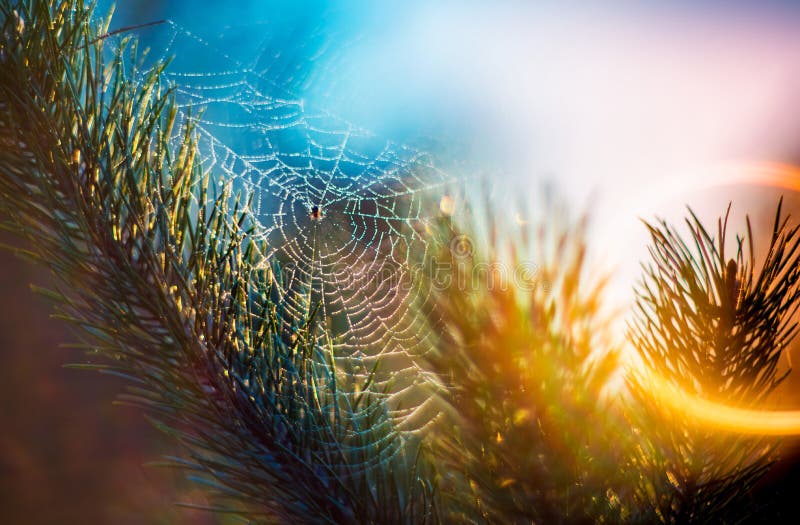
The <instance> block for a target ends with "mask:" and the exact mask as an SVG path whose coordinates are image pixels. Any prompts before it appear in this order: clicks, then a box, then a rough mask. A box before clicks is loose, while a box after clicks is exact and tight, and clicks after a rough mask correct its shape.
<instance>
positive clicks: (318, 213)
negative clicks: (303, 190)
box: [308, 206, 322, 221]
mask: <svg viewBox="0 0 800 525" xmlns="http://www.w3.org/2000/svg"><path fill="white" fill-rule="evenodd" d="M308 215H309V217H311V220H312V221H318V220H320V219H322V208H320V207H319V206H312V207H311V213H309V214H308Z"/></svg>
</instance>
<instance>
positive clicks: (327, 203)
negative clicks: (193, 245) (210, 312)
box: [164, 22, 455, 431]
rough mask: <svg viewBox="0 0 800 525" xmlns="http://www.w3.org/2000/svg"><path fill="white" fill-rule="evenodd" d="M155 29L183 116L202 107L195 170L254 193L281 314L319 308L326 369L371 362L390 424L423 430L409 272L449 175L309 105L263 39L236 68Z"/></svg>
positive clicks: (208, 48)
mask: <svg viewBox="0 0 800 525" xmlns="http://www.w3.org/2000/svg"><path fill="white" fill-rule="evenodd" d="M167 30H168V31H169V35H168V42H169V43H168V45H167V46H166V49H165V52H164V56H165V57H168V56H173V57H174V58H173V60H172V62H171V63H170V67H169V68H168V70H167V78H168V79H169V81H170V82H171V83H172V84H173V85H174V87H175V88H176V90H177V93H178V100H179V107H180V108H181V110H182V111H183V112H184V117H185V116H186V113H188V112H189V111H191V113H192V114H193V115H197V114H198V113H199V114H200V115H201V116H200V117H199V120H198V132H199V138H200V152H201V154H202V155H203V156H204V158H203V166H204V168H205V169H207V170H210V171H211V173H212V175H218V176H219V180H218V183H219V184H220V185H224V184H232V185H233V187H234V188H235V189H238V190H244V192H245V193H251V194H252V208H251V210H250V211H251V212H252V214H253V217H254V218H255V220H256V222H257V223H258V228H257V229H256V231H255V232H254V234H253V235H255V236H256V237H257V238H258V239H260V240H264V241H266V243H265V244H266V246H268V249H267V252H266V253H264V254H263V256H264V261H265V265H266V264H270V265H275V263H277V265H276V266H273V267H279V268H280V272H281V274H282V277H283V278H282V279H277V281H276V282H277V283H278V284H279V285H280V286H282V287H283V288H282V290H281V293H280V294H279V296H280V300H281V301H283V302H284V303H285V304H284V305H283V306H284V308H285V310H286V311H287V312H289V313H290V314H291V315H290V317H294V318H295V320H300V319H304V318H305V317H306V316H307V315H308V314H309V312H311V311H312V310H313V309H314V308H316V307H318V310H317V317H318V319H319V320H320V321H321V323H320V326H321V330H325V331H326V332H327V333H328V334H332V335H333V342H332V345H333V353H334V356H335V359H336V362H337V365H338V366H340V367H341V368H342V369H345V370H347V371H348V372H349V373H350V374H354V375H355V377H361V378H362V379H363V378H366V377H367V376H368V375H369V374H370V373H371V372H374V371H375V370H376V368H375V365H376V363H377V362H378V361H380V365H379V366H378V368H377V373H376V374H375V376H374V377H375V390H376V391H377V392H385V393H384V394H382V395H386V396H388V397H389V400H390V404H389V406H390V407H391V408H392V410H393V412H392V416H393V417H394V419H395V421H396V422H397V423H398V427H399V428H401V429H404V430H406V431H415V430H418V429H420V428H422V427H423V426H425V425H426V424H428V423H429V422H430V421H432V419H433V416H432V415H431V414H435V410H430V409H429V408H430V407H429V406H428V405H429V403H431V402H432V401H431V399H432V397H431V396H430V389H429V388H428V387H429V386H430V385H429V384H427V383H426V380H425V379H424V375H423V374H422V373H421V371H420V369H419V368H418V367H417V366H416V365H415V358H417V357H420V356H424V354H425V353H426V351H427V350H428V349H429V348H431V345H432V344H433V336H432V331H431V327H430V326H429V325H428V322H427V320H426V317H425V316H424V315H422V314H421V313H420V311H419V308H417V307H416V306H417V305H419V304H420V303H424V301H425V299H426V294H427V291H426V288H425V286H424V285H422V284H421V282H420V280H418V279H416V278H415V275H414V270H415V269H416V265H417V264H419V263H421V262H422V261H423V260H424V259H425V258H426V251H427V250H428V249H430V246H428V243H429V241H428V240H426V239H427V237H423V236H422V235H421V233H422V232H424V231H425V230H426V228H428V226H429V224H430V223H429V221H433V220H437V219H440V218H441V217H442V215H443V214H442V210H441V209H440V208H444V206H440V203H443V202H452V201H451V200H449V199H452V195H453V193H454V192H455V188H454V180H453V179H452V178H451V177H449V176H448V175H447V174H445V173H444V172H443V171H442V170H440V169H439V168H437V167H436V165H435V164H434V162H433V159H432V158H431V156H429V155H427V154H425V153H423V152H420V151H417V150H415V149H412V148H408V147H404V146H402V145H399V144H395V143H392V142H387V141H385V140H381V139H379V138H378V137H376V136H374V135H372V134H370V133H369V132H367V131H365V130H363V129H360V128H358V127H357V126H355V125H353V124H351V123H349V122H347V121H345V120H343V119H341V118H337V117H335V116H333V115H331V114H329V113H327V112H324V111H311V110H309V108H307V107H306V106H305V105H304V103H303V101H302V100H301V99H300V98H298V97H296V96H292V94H291V93H290V91H289V90H288V89H285V88H284V87H283V86H281V85H279V84H278V82H276V81H275V80H274V79H273V78H272V77H271V76H270V75H274V74H275V73H274V69H275V68H274V67H271V66H272V65H273V63H272V58H273V57H274V56H276V55H279V54H278V53H276V50H274V49H269V46H268V45H267V46H262V47H265V48H266V49H264V50H263V53H262V54H261V55H260V56H257V57H256V58H255V59H253V60H252V61H251V62H249V63H243V62H240V61H237V60H234V59H232V58H231V57H230V56H228V55H226V54H224V53H223V52H221V51H218V50H216V49H215V47H214V46H212V45H211V44H210V43H209V42H208V41H207V40H204V39H202V38H200V37H198V36H196V35H194V34H192V33H190V32H188V31H186V30H184V29H182V28H180V27H179V26H178V25H176V24H175V23H172V22H169V23H168V25H167ZM193 57H203V58H204V59H205V61H204V62H203V64H202V65H201V66H198V65H197V64H194V65H193V64H192V62H191V61H192V60H196V58H193ZM278 72H281V73H284V74H285V73H286V71H285V69H278ZM289 76H291V75H289ZM443 199H444V200H443ZM383 371H386V372H385V373H384V372H383Z"/></svg>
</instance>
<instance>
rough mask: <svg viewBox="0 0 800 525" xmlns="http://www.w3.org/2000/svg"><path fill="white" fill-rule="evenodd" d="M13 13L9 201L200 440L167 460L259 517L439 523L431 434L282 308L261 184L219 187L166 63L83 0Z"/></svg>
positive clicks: (97, 338)
mask: <svg viewBox="0 0 800 525" xmlns="http://www.w3.org/2000/svg"><path fill="white" fill-rule="evenodd" d="M0 13H2V30H1V31H0V38H1V39H0V68H1V69H2V74H0V144H1V145H2V147H1V148H0V206H2V207H3V209H4V211H6V212H7V213H8V214H9V216H10V217H12V220H13V223H14V224H13V226H14V227H15V228H16V229H17V230H18V231H19V232H20V233H21V234H23V235H24V236H25V237H27V239H28V240H29V241H30V244H31V246H32V247H33V252H32V254H31V256H32V257H34V258H35V259H37V261H38V262H39V263H40V264H43V265H45V266H47V267H48V268H50V270H52V272H53V273H54V274H55V276H56V277H57V278H58V279H59V281H60V283H61V288H60V289H59V290H55V291H53V292H52V293H50V296H51V297H52V298H54V299H56V300H57V302H58V311H59V316H60V317H62V318H63V319H65V320H67V321H69V322H71V323H72V324H74V325H75V326H76V327H77V328H78V329H79V330H80V332H81V333H82V335H83V337H84V338H85V339H86V342H87V344H88V345H89V346H90V347H91V348H92V351H91V353H90V355H91V356H93V357H94V356H97V357H99V358H101V361H104V362H106V363H107V364H106V365H105V366H106V367H108V369H111V370H113V371H114V372H115V373H118V374H120V375H123V376H125V377H128V378H131V381H132V382H133V383H134V386H131V387H130V388H129V389H128V394H127V395H126V396H124V397H123V400H124V401H125V402H131V403H134V404H136V405H140V406H143V407H145V408H146V409H147V410H148V411H149V413H150V414H152V417H154V420H155V421H156V424H157V425H158V426H159V427H160V428H162V429H163V430H164V431H165V432H167V433H169V434H171V435H173V436H175V437H176V438H177V439H179V440H180V441H181V442H182V443H183V444H184V445H185V447H186V450H187V451H188V457H187V458H183V459H174V460H171V461H169V464H171V465H174V466H179V467H181V468H187V469H189V470H191V471H194V472H196V473H199V474H201V475H202V479H204V480H205V481H204V483H205V485H206V486H207V487H209V488H210V490H211V491H212V492H215V493H217V494H218V495H219V496H220V498H222V500H223V501H222V504H221V505H222V506H221V507H217V506H215V507H213V509H212V510H226V511H232V512H235V513H238V514H241V515H242V516H245V517H248V518H249V519H252V520H254V521H264V522H272V521H275V520H280V521H300V522H315V523H316V522H326V523H350V522H354V521H356V522H360V523H377V522H380V523H394V522H396V523H401V522H408V523H411V522H413V523H424V522H427V521H430V520H432V519H434V518H435V513H436V508H435V498H434V495H433V492H434V487H433V484H432V482H430V481H428V479H429V476H428V474H429V473H428V472H427V470H426V468H427V467H426V464H425V462H424V461H422V460H421V459H420V456H419V449H418V444H417V443H414V442H411V441H408V440H403V439H401V438H400V437H399V436H398V435H397V433H396V431H395V430H394V429H393V427H392V424H391V420H390V418H389V416H388V414H387V410H386V407H385V406H384V405H383V402H381V401H379V400H378V398H377V397H376V396H374V395H372V393H371V392H370V390H369V388H366V387H364V385H362V390H363V392H362V393H361V394H359V395H358V396H354V395H351V394H347V393H346V392H348V391H351V389H343V388H341V387H340V384H341V382H342V381H346V378H341V377H340V376H339V373H338V372H337V370H336V368H335V367H334V365H333V362H332V355H331V350H330V346H329V344H328V342H327V341H326V339H325V337H324V336H321V337H319V336H317V335H315V334H317V333H318V331H317V330H315V329H314V323H315V319H314V315H313V314H312V315H311V316H309V317H308V318H305V319H295V318H292V317H291V316H290V315H289V313H288V312H287V311H285V310H284V309H283V308H282V306H281V305H282V304H283V300H284V298H283V297H280V296H279V295H278V294H277V289H278V287H276V286H275V279H277V276H278V275H280V272H279V271H277V269H276V268H273V267H271V266H270V265H269V264H265V261H263V260H261V259H260V258H259V256H258V253H263V252H265V250H264V247H263V246H258V245H257V243H256V241H254V240H252V239H251V237H250V235H249V232H250V231H251V229H252V228H254V227H255V226H254V222H253V220H252V218H251V217H250V216H249V215H248V212H247V211H246V210H247V209H248V208H247V206H246V202H247V198H248V196H247V195H234V194H232V193H231V192H230V191H229V190H222V191H219V192H218V191H216V190H214V189H213V188H216V185H215V184H212V181H214V180H215V179H214V176H213V174H211V173H204V172H203V169H202V166H200V165H199V164H198V161H197V158H198V156H197V146H196V142H195V140H194V134H193V124H192V120H191V119H188V120H186V121H184V122H179V120H180V119H179V118H178V115H177V110H176V106H175V101H174V97H173V96H172V94H171V93H170V90H169V88H168V86H166V85H165V84H164V82H163V81H162V71H163V67H164V65H163V64H162V65H159V66H157V67H156V68H155V69H153V70H150V71H144V72H142V71H138V70H137V69H136V68H135V64H136V60H137V59H136V57H137V49H136V44H135V42H133V41H131V40H127V39H125V40H122V42H121V43H120V44H119V45H118V46H117V47H111V45H110V43H109V42H110V40H109V39H107V38H105V36H106V35H109V34H111V33H110V32H109V31H108V20H106V21H105V22H103V23H100V24H97V23H96V22H95V20H94V19H93V10H92V8H91V7H89V6H86V5H85V4H84V3H83V2H82V1H81V0H64V1H60V2H57V3H55V4H54V5H50V4H49V2H46V1H44V0H28V1H24V2H20V3H19V4H17V5H15V6H12V5H10V4H9V2H7V1H3V2H0ZM175 137H178V138H179V141H177V142H175V141H174V140H173V138H175ZM93 360H94V359H93ZM91 366H95V365H91ZM226 502H227V503H226Z"/></svg>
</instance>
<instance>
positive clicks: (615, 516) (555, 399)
mask: <svg viewBox="0 0 800 525" xmlns="http://www.w3.org/2000/svg"><path fill="white" fill-rule="evenodd" d="M548 209H549V213H548V214H547V219H548V221H550V222H549V224H548V227H547V228H544V227H542V228H540V229H539V235H538V236H537V238H536V239H535V240H534V241H533V243H534V244H533V247H534V250H533V251H534V253H535V255H534V257H535V258H534V259H532V260H530V261H526V260H525V259H524V258H523V257H522V256H521V255H520V254H523V253H526V251H527V250H528V248H529V245H528V243H527V242H526V241H525V236H527V235H528V232H529V231H528V229H527V227H526V229H525V231H524V232H523V239H521V240H520V241H519V242H518V243H515V244H514V245H512V247H511V250H510V252H511V256H510V258H508V259H502V258H500V257H499V255H498V254H500V253H502V252H503V251H504V250H505V249H506V248H507V246H506V245H505V244H504V243H502V242H498V241H497V240H496V237H495V235H494V234H491V235H490V238H491V241H490V246H489V248H488V252H482V251H480V250H477V249H475V246H477V245H478V241H477V239H475V238H474V237H472V238H470V237H463V236H459V235H458V234H459V231H458V230H457V229H448V228H447V227H445V228H444V233H445V234H448V233H449V234H450V235H453V236H454V237H453V238H454V239H456V242H458V243H468V244H467V248H469V249H464V247H462V246H461V245H460V244H455V245H454V243H451V244H450V246H451V250H450V251H445V252H443V253H441V254H439V261H438V264H439V266H440V267H443V268H449V269H450V270H451V273H450V274H448V275H442V274H441V273H440V274H439V275H438V276H435V279H436V280H437V283H438V286H437V287H438V288H439V293H438V297H437V300H436V301H435V304H434V306H433V313H432V315H433V318H434V319H435V321H436V322H439V323H440V324H441V331H442V334H443V335H442V339H441V341H440V344H439V349H438V351H437V352H436V354H435V355H433V356H431V357H430V359H429V361H430V366H431V368H432V369H433V370H434V371H435V372H436V373H437V374H438V376H439V377H440V378H441V381H442V383H443V384H444V386H445V393H444V397H445V400H446V401H447V402H448V403H449V405H450V410H449V411H448V417H447V418H446V419H445V423H444V425H443V430H442V431H441V432H440V433H439V434H437V435H436V437H435V440H436V441H435V446H436V448H435V450H436V452H437V457H441V458H442V461H443V462H444V465H445V467H443V468H442V470H445V471H447V472H450V473H451V476H458V477H457V478H455V477H453V478H451V483H452V484H453V486H451V487H443V491H444V490H450V491H452V492H454V493H456V494H457V495H458V496H457V497H458V498H460V500H461V501H458V502H455V503H453V506H454V512H455V514H454V515H451V516H449V519H450V520H453V521H463V522H470V523H473V522H474V521H475V520H476V519H477V520H479V521H480V522H486V523H531V522H535V523H583V522H602V521H612V522H617V521H619V520H620V519H621V518H622V515H623V509H622V508H621V507H620V506H619V505H618V504H617V503H618V498H617V497H616V496H615V494H614V492H613V484H614V477H615V473H616V472H617V462H616V457H617V455H618V450H619V446H618V445H619V439H618V438H615V434H616V430H617V429H616V428H615V427H614V426H613V424H614V421H615V415H614V414H615V410H614V408H613V406H612V405H613V403H612V401H611V400H610V399H607V398H606V397H604V396H603V394H602V392H603V390H604V388H605V387H606V385H607V383H608V381H609V379H610V377H611V374H612V372H613V371H614V370H615V369H616V367H617V353H616V351H614V350H613V347H612V346H611V345H610V343H609V340H608V339H605V338H604V336H603V333H604V329H603V326H604V324H605V323H604V322H603V321H604V319H603V316H602V315H601V306H600V296H601V293H602V289H603V284H602V281H598V282H594V283H592V282H589V281H587V275H586V274H587V271H586V268H585V262H584V254H585V245H584V241H583V229H582V226H580V225H577V226H576V225H572V224H569V223H568V221H566V219H564V217H562V216H561V215H560V214H559V213H558V212H557V211H556V210H555V208H554V207H553V208H548ZM490 217H493V215H491V214H490ZM559 219H560V222H559ZM489 220H490V223H492V224H493V228H494V222H493V221H494V219H491V218H490V219H489ZM559 224H561V227H559ZM468 231H474V228H468ZM534 261H535V266H533V265H531V264H530V263H531V262H534ZM442 263H445V264H442ZM521 270H522V273H525V272H527V273H525V277H524V278H523V279H519V277H520V276H521V275H522V273H520V271H521ZM515 272H516V273H515ZM514 277H517V279H516V280H515V279H514ZM504 279H505V282H504V281H503V280H504ZM512 281H514V282H512ZM606 335H607V334H606ZM600 352H602V353H600ZM453 480H455V481H453ZM470 493H471V499H466V498H465V495H466V494H470Z"/></svg>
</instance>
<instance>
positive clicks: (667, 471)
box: [630, 204, 800, 523]
mask: <svg viewBox="0 0 800 525" xmlns="http://www.w3.org/2000/svg"><path fill="white" fill-rule="evenodd" d="M727 218H728V215H727V214H726V215H725V217H724V218H720V219H719V221H718V225H717V235H716V237H714V236H712V235H711V234H710V233H709V232H708V231H707V230H706V229H705V227H704V226H703V225H702V223H701V222H700V220H699V219H698V218H697V217H696V216H695V215H694V214H693V213H691V212H690V218H688V219H687V221H686V225H687V226H688V229H689V231H690V237H689V239H688V240H685V239H684V238H683V237H681V236H680V235H679V234H678V233H677V232H676V231H675V230H674V229H673V228H671V227H670V226H669V225H667V224H666V223H665V222H663V221H662V222H661V223H659V224H657V225H652V224H647V227H648V229H649V231H650V235H651V238H652V247H651V249H650V254H651V257H652V263H651V264H650V265H648V266H646V267H645V276H644V279H643V282H642V285H641V287H640V289H639V291H638V310H637V312H636V314H637V315H636V317H635V319H634V321H633V323H632V325H631V328H630V337H631V341H632V342H633V344H634V346H635V347H636V349H637V351H638V355H639V357H640V358H641V360H642V361H643V363H644V370H647V371H648V373H655V374H657V375H658V376H659V377H662V378H663V379H665V380H667V381H669V382H671V383H672V384H674V385H677V386H679V387H680V388H681V389H683V390H684V391H686V392H689V393H690V394H693V395H697V396H699V397H702V398H705V399H709V400H712V401H717V402H723V403H725V404H729V405H734V406H741V407H746V406H754V405H758V404H760V403H762V402H763V401H764V400H765V398H766V396H767V395H768V394H769V393H770V392H772V391H773V390H774V388H775V387H776V386H777V385H778V384H779V383H780V381H781V380H782V379H783V378H784V377H785V376H779V375H778V373H777V365H778V359H779V358H780V355H781V352H782V351H783V350H784V349H786V348H787V345H788V344H789V342H790V341H791V339H792V338H793V337H794V336H795V334H796V332H797V325H796V323H793V322H792V321H791V318H792V316H793V315H794V313H795V312H796V311H797V308H798V306H800V237H798V231H800V230H799V229H798V227H797V226H794V227H790V226H789V225H788V222H787V221H788V219H785V218H782V217H781V205H780V204H779V205H778V208H777V212H776V215H775V226H774V231H773V234H772V238H771V239H770V244H769V247H768V250H767V252H766V256H765V258H764V261H763V262H762V263H761V264H760V265H759V266H758V268H757V265H756V257H755V255H754V246H753V235H752V231H751V228H750V222H749V218H748V221H747V235H746V236H743V237H740V236H737V237H736V239H735V248H736V251H735V254H734V255H733V257H731V258H728V257H727V256H726V248H729V247H728V246H726V244H727V243H728V234H727V222H728V219H727ZM630 388H631V391H632V392H633V394H634V397H635V400H636V404H635V405H634V406H633V407H632V420H633V422H634V424H635V425H636V426H637V427H638V428H639V429H640V432H641V433H640V436H641V445H640V448H639V449H638V450H639V453H638V454H637V455H636V456H635V458H634V459H633V462H634V465H635V468H636V469H638V472H640V473H641V474H642V477H641V478H640V479H639V481H638V488H637V491H636V494H635V497H636V499H638V501H639V504H640V505H641V507H642V508H643V509H644V510H643V512H644V515H643V519H644V521H659V522H662V523H684V522H692V523H705V522H715V523H718V522H720V521H730V522H738V521H741V520H744V519H745V518H746V517H747V516H749V515H750V511H751V509H750V508H748V505H747V503H748V497H749V492H748V491H749V489H750V488H751V487H752V486H753V484H754V483H755V482H756V481H757V480H758V479H759V478H760V477H761V476H762V475H763V474H764V473H765V471H766V470H767V469H768V467H769V466H770V462H771V458H772V451H773V446H772V445H773V444H772V443H770V442H768V441H765V440H763V439H759V438H754V437H743V436H738V435H731V434H725V433H720V432H716V431H713V430H711V429H707V428H703V427H702V425H701V424H700V423H698V422H695V421H690V420H689V419H688V418H687V417H685V416H683V415H681V414H676V413H674V412H673V411H669V410H666V409H665V408H664V407H663V406H661V405H662V404H661V403H659V400H658V399H657V397H656V396H655V394H654V392H653V391H652V390H651V389H650V387H649V382H648V379H647V373H645V374H638V375H635V376H633V377H632V378H631V381H630Z"/></svg>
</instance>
